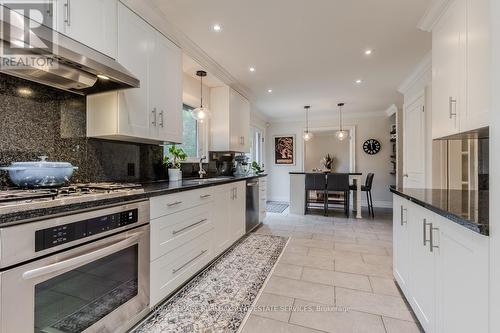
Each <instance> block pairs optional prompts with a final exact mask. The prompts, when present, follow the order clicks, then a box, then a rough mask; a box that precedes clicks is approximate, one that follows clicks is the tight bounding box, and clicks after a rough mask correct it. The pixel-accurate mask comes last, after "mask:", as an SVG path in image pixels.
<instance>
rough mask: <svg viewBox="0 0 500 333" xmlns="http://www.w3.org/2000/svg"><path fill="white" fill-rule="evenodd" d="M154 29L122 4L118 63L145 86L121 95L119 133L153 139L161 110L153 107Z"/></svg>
mask: <svg viewBox="0 0 500 333" xmlns="http://www.w3.org/2000/svg"><path fill="white" fill-rule="evenodd" d="M155 33H156V31H155V30H153V28H152V27H151V26H149V25H148V24H147V23H146V22H144V21H143V20H142V19H141V18H140V17H139V16H137V15H136V14H134V13H133V12H132V11H130V10H129V9H128V8H127V7H125V6H124V5H122V4H120V5H119V8H118V61H119V62H120V63H121V64H122V65H123V66H125V68H127V69H128V70H129V71H130V72H131V73H132V74H134V75H135V76H136V77H137V78H138V79H139V80H140V81H141V87H140V88H137V89H127V90H124V91H120V92H118V98H119V108H120V112H119V121H118V123H119V133H120V134H126V135H130V136H133V137H138V138H149V137H150V132H151V130H150V128H151V127H154V124H156V120H155V119H156V116H157V114H158V113H157V112H158V110H156V109H153V108H152V107H150V103H149V99H150V94H149V90H150V54H151V51H152V48H153V47H154V42H155Z"/></svg>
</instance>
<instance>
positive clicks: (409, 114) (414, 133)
mask: <svg viewBox="0 0 500 333" xmlns="http://www.w3.org/2000/svg"><path fill="white" fill-rule="evenodd" d="M425 125H426V123H425V96H424V95H422V96H420V97H419V98H417V99H416V100H415V101H414V102H413V103H411V104H409V105H405V108H404V129H403V137H404V149H403V154H404V163H403V169H404V171H403V177H404V178H403V184H404V187H406V188H424V187H425V159H426V151H425V146H426V126H425Z"/></svg>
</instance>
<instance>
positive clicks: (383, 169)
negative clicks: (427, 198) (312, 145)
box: [266, 112, 394, 207]
mask: <svg viewBox="0 0 500 333" xmlns="http://www.w3.org/2000/svg"><path fill="white" fill-rule="evenodd" d="M345 118H346V119H344V123H345V125H346V126H349V125H354V126H356V171H358V172H362V173H363V175H364V176H366V174H367V173H368V172H373V173H375V179H374V184H373V186H374V188H373V201H374V204H375V205H376V206H379V207H392V196H391V193H390V192H389V188H388V186H389V185H392V184H393V182H394V177H392V176H391V175H390V174H389V172H390V168H391V165H390V162H389V161H390V155H391V145H390V135H389V132H390V125H391V121H390V118H389V117H387V115H385V114H384V113H382V114H380V113H375V112H374V115H373V116H364V115H363V116H361V117H357V118H356V117H355V116H349V115H346V117H345ZM336 126H338V117H335V116H333V117H332V118H328V119H311V122H310V127H312V128H321V127H336ZM303 131H304V122H303V121H290V122H287V121H281V122H280V121H277V120H274V121H273V122H271V125H270V127H269V128H268V131H267V136H268V140H267V145H266V151H267V161H268V165H267V168H266V171H267V172H268V174H269V177H268V197H269V200H276V201H289V198H290V193H289V192H290V175H289V172H291V171H303V170H304V165H303V164H304V163H303V158H304V154H303V153H304V140H303V139H302V133H303ZM283 134H295V135H296V139H297V142H296V165H295V166H277V165H274V147H273V144H274V142H273V141H274V139H273V137H274V136H275V135H283ZM370 138H373V139H377V140H379V141H380V143H381V144H382V149H381V151H380V152H379V153H378V154H377V155H375V156H371V155H367V154H365V153H364V151H363V143H364V142H365V141H366V140H367V139H370ZM313 140H314V139H313Z"/></svg>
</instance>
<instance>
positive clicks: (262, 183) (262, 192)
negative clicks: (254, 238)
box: [259, 177, 267, 223]
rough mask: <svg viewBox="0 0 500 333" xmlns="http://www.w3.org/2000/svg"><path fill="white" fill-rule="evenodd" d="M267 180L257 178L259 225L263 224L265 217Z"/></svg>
mask: <svg viewBox="0 0 500 333" xmlns="http://www.w3.org/2000/svg"><path fill="white" fill-rule="evenodd" d="M266 207H267V179H266V177H262V178H259V223H262V222H264V220H265V219H266V215H267V208H266Z"/></svg>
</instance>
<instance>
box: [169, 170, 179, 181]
mask: <svg viewBox="0 0 500 333" xmlns="http://www.w3.org/2000/svg"><path fill="white" fill-rule="evenodd" d="M168 180H169V181H171V182H177V181H179V180H182V171H181V169H168Z"/></svg>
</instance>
